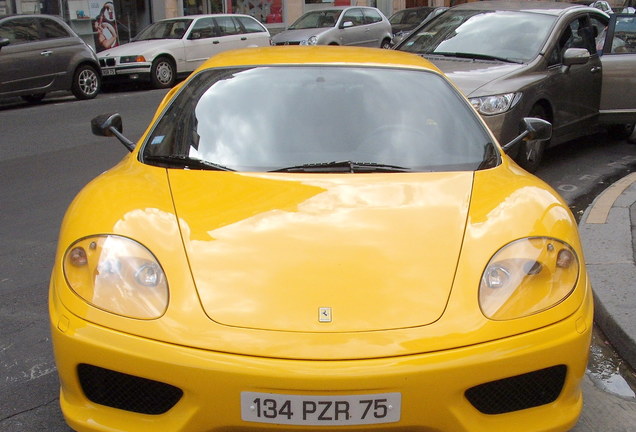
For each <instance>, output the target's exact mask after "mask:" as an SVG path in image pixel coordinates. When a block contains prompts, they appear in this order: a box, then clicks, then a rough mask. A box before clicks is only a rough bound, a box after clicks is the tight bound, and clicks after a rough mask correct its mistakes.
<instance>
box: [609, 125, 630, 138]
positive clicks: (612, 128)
mask: <svg viewBox="0 0 636 432" xmlns="http://www.w3.org/2000/svg"><path fill="white" fill-rule="evenodd" d="M634 126H636V124H635V123H625V124H613V125H609V126H607V133H608V134H609V136H610V137H612V138H613V139H616V140H624V139H627V138H629V137H630V136H632V133H634Z"/></svg>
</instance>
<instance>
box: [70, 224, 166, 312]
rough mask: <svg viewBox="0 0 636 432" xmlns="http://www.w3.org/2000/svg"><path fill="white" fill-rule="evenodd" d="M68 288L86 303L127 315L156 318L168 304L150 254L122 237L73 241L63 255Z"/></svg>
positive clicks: (160, 273) (160, 275)
mask: <svg viewBox="0 0 636 432" xmlns="http://www.w3.org/2000/svg"><path fill="white" fill-rule="evenodd" d="M63 266H64V277H65V278H66V282H67V283H68V285H69V287H70V288H71V289H72V290H73V291H74V292H75V293H76V294H77V295H78V296H80V297H81V298H82V299H84V300H85V301H86V302H88V303H89V304H91V305H93V306H95V307H97V308H99V309H103V310H105V311H108V312H111V313H114V314H117V315H123V316H126V317H130V318H139V319H153V318H158V317H160V316H161V315H163V313H164V312H165V311H166V308H167V307H168V283H167V281H166V277H165V274H164V272H163V269H162V268H161V266H160V265H159V262H158V261H157V260H156V259H155V257H154V256H153V255H152V253H151V252H150V251H149V250H148V249H146V248H145V247H144V246H142V245H141V244H139V243H137V242H136V241H134V240H131V239H129V238H126V237H120V236H115V235H99V236H93V237H87V238H84V239H80V240H78V241H76V242H75V243H73V244H72V245H71V246H70V247H69V248H68V249H67V251H66V253H65V255H64V264H63Z"/></svg>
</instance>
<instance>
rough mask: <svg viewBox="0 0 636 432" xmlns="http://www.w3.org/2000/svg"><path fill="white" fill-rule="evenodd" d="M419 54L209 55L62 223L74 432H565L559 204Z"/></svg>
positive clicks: (59, 343)
mask: <svg viewBox="0 0 636 432" xmlns="http://www.w3.org/2000/svg"><path fill="white" fill-rule="evenodd" d="M524 124H525V126H524V128H523V133H522V134H520V136H519V137H518V139H516V140H515V141H513V142H511V143H508V144H506V146H504V147H501V146H500V145H499V144H498V143H497V142H496V140H495V139H494V138H493V135H492V134H491V133H490V131H489V130H488V129H487V128H486V126H485V125H484V123H483V121H482V120H481V119H480V117H479V115H478V114H476V112H475V111H474V109H473V107H472V106H471V105H470V104H469V103H468V101H467V100H466V99H465V98H464V97H463V96H462V95H461V94H460V93H459V92H458V90H457V89H456V88H455V87H454V86H453V85H452V84H451V83H450V82H449V81H448V80H447V79H446V78H445V77H444V76H443V75H442V74H441V73H440V71H439V70H438V69H436V68H435V67H434V66H433V65H431V64H430V63H428V62H427V61H426V60H424V59H422V58H420V57H418V56H415V55H413V54H407V53H402V52H397V51H387V50H379V49H373V48H343V47H268V48H253V49H246V50H242V51H234V52H228V53H225V54H219V55H217V56H215V57H213V58H212V59H210V60H208V61H207V62H206V63H205V64H204V65H203V66H202V67H201V68H199V69H198V70H197V71H195V72H194V73H193V74H192V75H191V76H190V77H189V78H188V79H187V80H186V81H184V82H183V83H182V84H181V85H179V86H178V87H175V88H174V89H173V90H172V91H171V92H170V93H168V95H167V96H166V97H165V100H164V101H163V102H162V104H161V106H160V107H159V109H158V110H157V114H156V115H155V118H154V119H153V121H152V123H151V125H150V126H149V128H148V130H147V131H146V133H145V134H144V136H143V137H142V138H141V139H140V141H139V142H138V143H136V145H135V144H133V143H131V142H130V141H129V140H127V139H126V137H125V136H124V135H122V133H121V132H122V127H121V118H120V116H119V115H117V114H111V115H103V116H99V117H98V118H96V119H95V120H94V121H93V129H94V131H95V132H96V133H97V134H100V135H115V136H117V138H119V139H120V140H121V141H122V142H123V143H124V144H125V145H126V146H127V147H128V148H129V149H130V154H129V155H127V156H126V157H125V158H124V159H123V160H122V161H121V162H120V163H119V164H118V165H117V166H115V167H114V168H112V169H111V170H110V171H108V172H106V173H104V174H103V175H101V176H99V177H98V178H97V179H95V180H94V181H92V182H91V183H90V184H89V185H87V186H86V187H85V188H84V189H83V190H82V191H81V192H80V193H79V195H78V196H77V197H76V199H75V200H74V201H73V203H72V204H71V206H70V208H69V209H68V212H67V214H66V216H65V219H64V221H63V224H62V227H61V233H60V238H59V246H58V250H57V258H56V262H55V267H54V269H53V273H52V278H51V284H50V318H51V328H52V334H53V346H54V352H55V358H56V361H57V367H58V371H59V376H60V382H61V395H60V403H61V408H62V412H63V414H64V416H65V418H66V420H67V422H68V424H69V425H70V426H71V427H72V428H73V429H75V430H78V431H109V432H112V431H129V432H130V431H132V432H135V431H140V432H141V431H143V432H147V431H162V432H165V431H200V432H213V431H217V432H220V431H223V432H230V431H232V432H238V431H249V432H255V431H273V430H276V431H295V432H300V431H302V432H306V431H382V432H389V431H400V432H461V431H471V432H481V431H484V432H485V431H488V432H510V431H515V432H525V431H528V432H530V431H532V432H541V431H543V432H546V431H553V432H554V431H566V430H568V429H570V428H571V427H573V425H574V424H575V423H576V420H577V417H578V415H579V413H580V410H581V407H582V395H581V389H580V381H581V379H582V377H583V374H584V372H585V367H586V361H587V356H588V348H589V343H590V334H591V329H592V312H593V306H592V294H591V289H590V283H589V279H588V277H587V275H586V271H585V264H584V261H583V254H582V250H581V244H580V241H579V237H578V233H577V227H576V223H575V220H574V218H573V216H572V214H571V212H570V211H569V209H568V206H567V205H566V204H565V203H564V202H563V201H562V200H561V198H559V196H558V195H557V194H556V193H555V192H554V191H553V190H552V189H550V187H548V186H547V185H546V184H544V183H543V182H541V181H540V180H538V179H537V178H535V177H533V176H532V175H530V174H528V173H527V172H525V171H524V170H522V169H521V168H519V167H518V166H517V165H515V163H514V162H512V161H511V160H510V159H509V157H508V156H506V154H505V150H506V149H507V148H512V147H514V146H515V145H516V144H517V142H520V141H521V140H522V139H525V140H531V141H533V142H534V141H537V140H541V139H546V138H548V137H549V134H550V125H549V124H548V123H546V122H544V121H542V120H539V119H525V120H524Z"/></svg>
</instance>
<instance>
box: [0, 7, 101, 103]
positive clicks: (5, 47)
mask: <svg viewBox="0 0 636 432" xmlns="http://www.w3.org/2000/svg"><path fill="white" fill-rule="evenodd" d="M99 70H100V69H99V63H98V60H97V56H96V55H95V52H94V51H93V49H92V48H91V47H90V46H88V45H87V44H86V43H85V42H84V41H83V40H82V39H81V38H80V37H79V36H78V35H77V34H75V33H74V32H73V30H71V28H70V27H69V26H68V25H67V24H66V23H65V22H64V21H62V20H61V19H59V18H57V17H54V16H51V15H12V16H0V97H1V98H4V97H13V96H21V97H22V98H23V99H25V100H27V101H29V102H38V101H40V100H42V98H44V96H45V94H46V93H48V92H51V91H56V90H70V91H71V92H72V93H73V95H75V97H76V98H78V99H92V98H94V97H95V96H96V95H97V93H99V90H100V84H101V76H100V71H99Z"/></svg>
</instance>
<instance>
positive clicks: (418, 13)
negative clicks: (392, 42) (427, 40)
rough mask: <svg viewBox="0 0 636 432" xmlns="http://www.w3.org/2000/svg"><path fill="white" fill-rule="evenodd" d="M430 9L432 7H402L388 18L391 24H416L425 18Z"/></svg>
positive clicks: (431, 9)
mask: <svg viewBox="0 0 636 432" xmlns="http://www.w3.org/2000/svg"><path fill="white" fill-rule="evenodd" d="M432 11H433V8H421V9H403V10H401V11H398V12H396V13H394V14H393V15H391V18H389V22H390V23H391V24H392V25H398V24H408V25H417V24H419V23H421V22H422V21H423V20H424V18H426V17H427V16H428V14H429V13H431V12H432Z"/></svg>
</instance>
